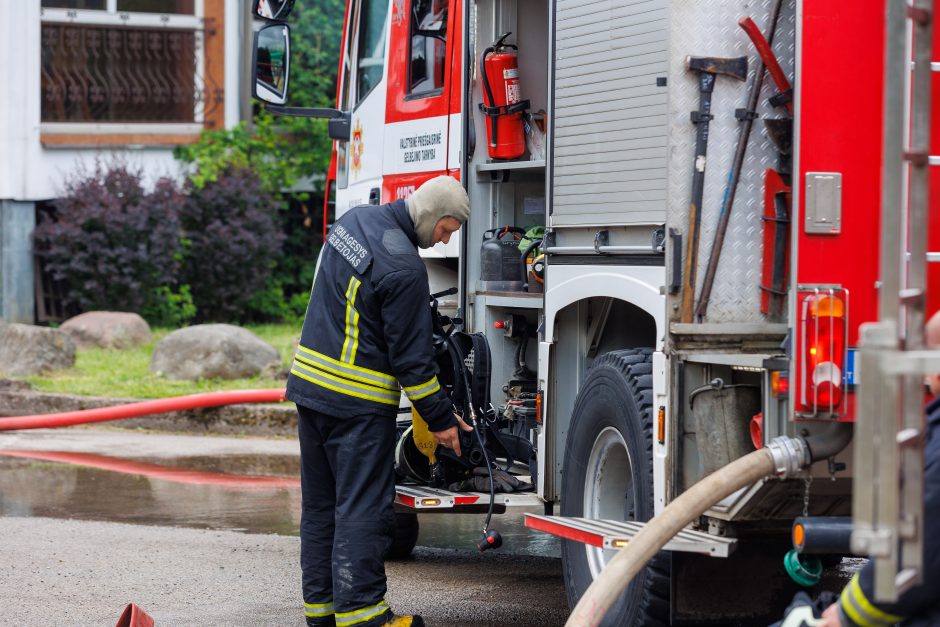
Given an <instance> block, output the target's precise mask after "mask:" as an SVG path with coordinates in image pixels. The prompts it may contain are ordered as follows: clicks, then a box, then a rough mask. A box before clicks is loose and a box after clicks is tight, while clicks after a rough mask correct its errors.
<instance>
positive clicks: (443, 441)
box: [434, 414, 473, 457]
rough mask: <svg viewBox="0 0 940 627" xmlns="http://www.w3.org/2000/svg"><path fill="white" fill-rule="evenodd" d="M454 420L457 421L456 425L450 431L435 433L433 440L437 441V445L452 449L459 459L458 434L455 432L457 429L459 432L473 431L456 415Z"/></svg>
mask: <svg viewBox="0 0 940 627" xmlns="http://www.w3.org/2000/svg"><path fill="white" fill-rule="evenodd" d="M454 418H456V419H457V424H456V425H454V426H453V427H451V428H450V429H444V430H443V431H435V432H434V439H435V440H437V443H438V444H440V445H441V446H446V447H447V448H449V449H453V451H454V453H456V454H457V457H460V433H459V432H458V431H457V428H458V427H459V428H460V431H473V427H471V426H470V425H468V424H467V423H465V422H464V421H463V418H461V417H460V416H458V415H457V414H454Z"/></svg>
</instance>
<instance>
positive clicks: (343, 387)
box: [290, 359, 401, 407]
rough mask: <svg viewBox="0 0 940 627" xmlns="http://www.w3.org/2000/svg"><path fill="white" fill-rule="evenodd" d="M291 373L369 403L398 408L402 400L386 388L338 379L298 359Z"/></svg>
mask: <svg viewBox="0 0 940 627" xmlns="http://www.w3.org/2000/svg"><path fill="white" fill-rule="evenodd" d="M290 371H291V374H294V375H297V376H298V377H300V378H301V379H304V380H306V381H309V382H310V383H313V384H314V385H319V386H320V387H323V388H326V389H328V390H333V391H334V392H339V393H340V394H346V395H347V396H355V397H356V398H363V399H365V400H367V401H375V402H376V403H384V404H386V405H395V406H396V407H397V406H398V401H399V399H400V398H401V395H400V394H399V393H398V392H397V391H395V392H393V391H391V390H388V389H386V388H380V387H375V386H373V385H366V384H365V383H358V382H356V381H351V380H349V379H344V378H343V377H337V376H334V375H332V374H329V373H328V372H324V371H323V370H319V369H316V368H311V367H310V366H308V365H306V364H304V363H303V362H300V361H299V360H297V359H295V360H294V363H293V365H292V366H291V369H290Z"/></svg>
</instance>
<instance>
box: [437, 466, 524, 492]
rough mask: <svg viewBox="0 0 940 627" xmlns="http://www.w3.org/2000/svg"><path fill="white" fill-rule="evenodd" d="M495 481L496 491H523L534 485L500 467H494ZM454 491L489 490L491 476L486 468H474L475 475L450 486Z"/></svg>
mask: <svg viewBox="0 0 940 627" xmlns="http://www.w3.org/2000/svg"><path fill="white" fill-rule="evenodd" d="M493 483H494V484H495V488H496V490H495V491H496V492H522V491H524V490H530V489H532V485H531V484H528V483H523V482H522V481H519V480H518V479H517V478H515V477H514V476H512V475H511V474H509V473H508V472H506V471H505V470H500V469H499V468H494V469H493ZM450 489H451V491H452V492H489V491H490V477H489V473H488V472H487V470H486V468H484V467H482V466H481V467H477V468H474V469H473V476H472V477H469V478H467V479H464V480H463V481H460V482H457V483H453V484H451V486H450Z"/></svg>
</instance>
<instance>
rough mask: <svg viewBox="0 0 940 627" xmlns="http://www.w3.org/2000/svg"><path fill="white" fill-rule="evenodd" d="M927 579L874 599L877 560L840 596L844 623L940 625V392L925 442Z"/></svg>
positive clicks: (877, 626) (871, 626)
mask: <svg viewBox="0 0 940 627" xmlns="http://www.w3.org/2000/svg"><path fill="white" fill-rule="evenodd" d="M923 538H924V579H923V583H922V584H920V585H919V586H914V587H913V588H911V589H909V590H907V591H906V592H905V593H904V594H902V595H901V596H900V598H899V599H898V601H897V602H896V603H876V602H875V601H874V598H875V597H874V587H875V586H874V577H873V575H874V571H875V568H874V564H873V563H872V562H869V563H867V564H866V565H865V566H863V567H862V569H861V570H860V571H859V572H858V573H856V574H855V575H854V576H853V577H852V580H851V581H850V582H849V585H847V586H846V587H845V589H844V590H843V591H842V595H841V596H840V598H839V613H840V618H841V619H842V623H843V624H844V625H862V626H864V627H883V626H887V625H894V624H896V623H902V624H904V625H918V626H920V625H924V626H926V625H937V624H938V621H940V585H938V583H937V582H940V396H938V397H937V398H935V399H933V401H932V402H931V403H930V405H928V406H927V437H926V441H925V444H924V526H923Z"/></svg>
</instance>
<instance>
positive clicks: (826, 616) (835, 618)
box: [817, 602, 842, 627]
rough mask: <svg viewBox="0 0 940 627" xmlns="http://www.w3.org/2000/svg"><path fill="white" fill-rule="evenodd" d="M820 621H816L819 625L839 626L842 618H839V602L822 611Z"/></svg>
mask: <svg viewBox="0 0 940 627" xmlns="http://www.w3.org/2000/svg"><path fill="white" fill-rule="evenodd" d="M820 620H821V621H822V622H821V623H817V624H818V625H819V626H820V627H841V625H842V620H841V619H840V618H839V603H838V602H836V603H833V604H832V605H830V606H829V607H827V608H826V609H825V611H824V612H823V613H822V618H821V619H820Z"/></svg>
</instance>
